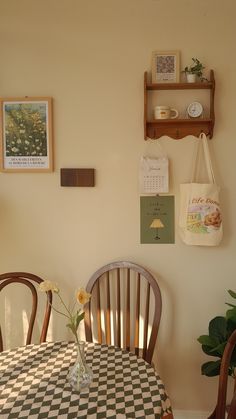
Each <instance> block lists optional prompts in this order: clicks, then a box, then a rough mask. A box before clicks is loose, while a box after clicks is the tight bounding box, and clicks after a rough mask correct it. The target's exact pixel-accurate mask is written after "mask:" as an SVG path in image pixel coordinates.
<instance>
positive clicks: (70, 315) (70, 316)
mask: <svg viewBox="0 0 236 419" xmlns="http://www.w3.org/2000/svg"><path fill="white" fill-rule="evenodd" d="M57 295H58V297H59V298H60V300H61V303H62V305H63V306H64V307H65V309H66V311H67V313H68V314H69V318H70V319H72V314H71V312H70V310H68V308H67V307H66V305H65V303H64V301H63V299H62V298H61V296H60V294H59V292H58V294H57ZM67 317H68V316H67Z"/></svg>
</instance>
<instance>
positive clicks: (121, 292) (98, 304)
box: [85, 261, 162, 363]
mask: <svg viewBox="0 0 236 419" xmlns="http://www.w3.org/2000/svg"><path fill="white" fill-rule="evenodd" d="M86 290H87V292H89V293H91V294H92V298H91V301H90V302H89V303H88V304H87V305H86V306H85V332H86V339H87V341H89V342H92V341H94V340H95V338H94V336H95V334H97V339H96V340H97V341H98V342H99V343H106V344H108V345H110V344H114V345H116V346H119V347H122V348H125V349H127V350H128V351H134V352H135V353H136V354H137V355H139V356H142V357H143V358H144V359H145V360H146V361H147V362H149V363H151V360H152V356H153V352H154V347H155V343H156V339H157V334H158V329H159V323H160V318H161V309H162V301H161V292H160V288H159V286H158V284H157V282H156V280H155V278H154V277H153V275H152V274H151V273H150V272H148V271H147V270H146V269H145V268H143V267H142V266H140V265H137V264H135V263H131V262H127V261H120V262H113V263H109V264H108V265H105V266H103V267H102V268H100V269H99V270H98V271H96V272H95V273H94V274H93V275H92V277H91V279H90V280H89V282H88V285H87V288H86Z"/></svg>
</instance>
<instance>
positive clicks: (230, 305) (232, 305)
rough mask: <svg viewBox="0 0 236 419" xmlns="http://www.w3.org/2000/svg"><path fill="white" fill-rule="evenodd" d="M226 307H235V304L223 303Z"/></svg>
mask: <svg viewBox="0 0 236 419" xmlns="http://www.w3.org/2000/svg"><path fill="white" fill-rule="evenodd" d="M225 304H226V305H227V306H229V307H233V308H234V307H236V305H235V304H230V303H225Z"/></svg>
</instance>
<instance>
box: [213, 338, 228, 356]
mask: <svg viewBox="0 0 236 419" xmlns="http://www.w3.org/2000/svg"><path fill="white" fill-rule="evenodd" d="M226 343H227V341H225V342H222V343H220V344H219V345H218V346H216V347H215V348H213V349H212V350H211V352H212V353H213V352H214V353H215V354H216V353H217V354H218V356H222V355H223V352H224V349H225V345H226ZM216 356H217V355H216Z"/></svg>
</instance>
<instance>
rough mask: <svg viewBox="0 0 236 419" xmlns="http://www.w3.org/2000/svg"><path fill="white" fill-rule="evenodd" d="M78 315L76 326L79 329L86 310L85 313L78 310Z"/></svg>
mask: <svg viewBox="0 0 236 419" xmlns="http://www.w3.org/2000/svg"><path fill="white" fill-rule="evenodd" d="M76 316H77V317H76V322H75V327H76V330H77V329H78V327H79V324H80V322H81V320H83V318H84V312H83V313H79V311H77V314H76Z"/></svg>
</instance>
